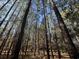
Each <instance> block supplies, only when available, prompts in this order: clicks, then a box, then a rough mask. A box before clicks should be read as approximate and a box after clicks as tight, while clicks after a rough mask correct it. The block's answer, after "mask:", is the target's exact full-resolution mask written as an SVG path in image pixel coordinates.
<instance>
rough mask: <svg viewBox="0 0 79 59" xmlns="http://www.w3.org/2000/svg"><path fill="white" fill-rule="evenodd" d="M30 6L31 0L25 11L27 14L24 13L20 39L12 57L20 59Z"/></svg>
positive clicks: (12, 58)
mask: <svg viewBox="0 0 79 59" xmlns="http://www.w3.org/2000/svg"><path fill="white" fill-rule="evenodd" d="M30 6H31V0H29V3H28V7H27V8H26V11H25V14H24V17H23V21H22V26H21V31H20V34H19V37H18V41H17V43H16V45H15V49H14V50H13V52H12V57H11V59H18V55H19V51H20V48H21V44H22V41H23V35H24V28H25V24H26V22H27V21H26V19H27V15H28V13H29V9H30Z"/></svg>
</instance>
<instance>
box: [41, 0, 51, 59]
mask: <svg viewBox="0 0 79 59" xmlns="http://www.w3.org/2000/svg"><path fill="white" fill-rule="evenodd" d="M42 3H43V10H44V21H45V36H46V51H47V58H48V59H50V53H49V44H48V43H49V42H48V35H47V23H46V22H47V21H46V16H45V4H44V0H42Z"/></svg>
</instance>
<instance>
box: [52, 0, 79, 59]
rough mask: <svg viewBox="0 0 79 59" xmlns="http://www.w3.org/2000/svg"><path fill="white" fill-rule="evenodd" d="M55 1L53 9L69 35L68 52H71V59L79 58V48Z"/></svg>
mask: <svg viewBox="0 0 79 59" xmlns="http://www.w3.org/2000/svg"><path fill="white" fill-rule="evenodd" d="M52 3H53V10H54V12H55V14H56V17H57V19H58V22H59V23H61V25H62V29H63V30H64V31H65V35H66V36H67V37H68V40H67V39H66V41H67V43H68V45H67V46H68V53H69V54H70V57H71V59H78V58H79V53H78V50H77V49H76V47H75V45H74V44H73V41H72V39H71V37H70V34H69V32H68V29H67V27H66V25H65V23H64V21H63V19H62V17H61V15H60V13H59V10H58V8H57V6H56V5H55V3H54V1H53V0H52Z"/></svg>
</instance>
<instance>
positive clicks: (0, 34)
mask: <svg viewBox="0 0 79 59" xmlns="http://www.w3.org/2000/svg"><path fill="white" fill-rule="evenodd" d="M17 7H18V4H17V6H16V8H15V9H14V11H13V13H12V14H11V16H10V18H9V20H8V21H7V23H6V25H5V26H4V28H3V30H2V32H1V33H0V37H1V36H2V34H3V33H4V31H5V30H6V27H7V25H8V24H9V22H10V20H11V17H12V16H13V14H14V12H15V11H16V9H17Z"/></svg>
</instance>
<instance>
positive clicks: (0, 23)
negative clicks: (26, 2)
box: [0, 0, 17, 26]
mask: <svg viewBox="0 0 79 59" xmlns="http://www.w3.org/2000/svg"><path fill="white" fill-rule="evenodd" d="M16 2H17V0H15V1H14V3H13V4H12V6H11V7H10V9H9V10H8V12H7V13H6V15H5V17H4V18H3V19H2V21H1V22H0V26H1V25H2V24H3V22H4V21H5V19H6V17H7V16H8V15H9V12H10V11H11V9H12V8H13V6H14V5H15V3H16Z"/></svg>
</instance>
